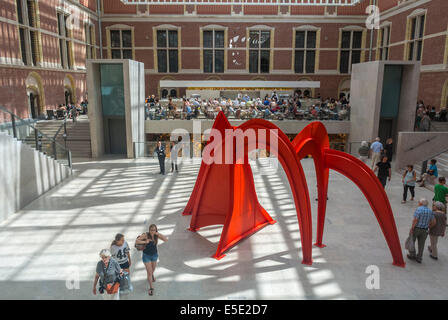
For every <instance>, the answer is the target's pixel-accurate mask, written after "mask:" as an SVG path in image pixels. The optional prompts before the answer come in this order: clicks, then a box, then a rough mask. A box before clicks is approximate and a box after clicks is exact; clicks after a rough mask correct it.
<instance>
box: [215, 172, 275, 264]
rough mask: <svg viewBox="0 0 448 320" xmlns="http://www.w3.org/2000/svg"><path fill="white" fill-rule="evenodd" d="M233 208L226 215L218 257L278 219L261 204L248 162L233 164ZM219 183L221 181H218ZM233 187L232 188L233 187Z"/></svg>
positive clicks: (217, 251) (221, 256)
mask: <svg viewBox="0 0 448 320" xmlns="http://www.w3.org/2000/svg"><path fill="white" fill-rule="evenodd" d="M233 169H234V170H233V179H232V180H233V181H234V183H233V184H232V186H233V190H230V192H232V191H233V193H232V194H230V196H231V198H232V199H233V208H231V209H230V210H229V212H228V214H227V216H226V219H225V223H224V228H223V230H222V233H221V239H220V240H219V244H218V248H217V250H216V253H215V254H214V255H213V257H214V258H216V259H218V260H219V259H221V258H223V257H224V256H225V255H224V252H226V251H228V250H229V249H230V248H232V247H233V246H235V245H236V244H238V242H240V241H242V240H244V239H245V238H248V237H249V236H251V235H252V234H254V233H255V232H257V231H258V230H261V229H262V228H264V227H265V226H267V225H269V224H274V223H275V222H276V221H275V220H273V219H272V218H271V216H270V215H269V214H268V213H267V212H266V210H265V209H264V208H263V207H262V206H261V205H260V204H259V202H258V198H257V195H256V192H255V185H254V179H253V175H252V170H251V168H250V165H249V164H248V163H245V164H236V165H235V166H233ZM217 184H218V185H219V183H217ZM231 189H232V188H231Z"/></svg>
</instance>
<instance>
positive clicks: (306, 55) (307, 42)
mask: <svg viewBox="0 0 448 320" xmlns="http://www.w3.org/2000/svg"><path fill="white" fill-rule="evenodd" d="M316 37H317V32H316V31H308V30H305V31H296V45H295V46H296V48H295V52H294V55H295V56H294V72H295V73H304V72H305V73H314V71H315V60H316ZM304 68H305V70H304Z"/></svg>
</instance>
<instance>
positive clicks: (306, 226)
mask: <svg viewBox="0 0 448 320" xmlns="http://www.w3.org/2000/svg"><path fill="white" fill-rule="evenodd" d="M238 129H241V130H242V131H243V132H244V131H245V130H248V129H253V130H256V133H257V138H258V137H259V136H260V130H268V131H269V130H272V131H271V132H272V136H271V137H270V138H273V139H275V140H276V141H277V148H272V145H271V139H267V140H266V141H263V140H262V139H257V141H258V147H257V148H258V149H267V150H268V151H269V152H272V153H274V154H275V155H276V156H277V157H278V160H279V162H280V164H281V165H282V167H283V170H284V171H285V173H286V176H287V177H288V181H289V185H290V187H291V192H292V195H293V198H294V203H295V205H296V213H297V220H298V222H299V229H300V240H301V243H302V255H303V258H302V263H303V264H308V265H311V264H312V261H313V260H312V224H311V204H310V197H309V194H308V187H307V183H306V179H305V173H304V172H303V168H302V165H301V164H300V160H299V159H298V157H297V156H296V154H295V151H294V148H293V146H292V144H291V142H290V141H289V138H288V137H287V136H286V135H285V134H284V133H283V132H282V131H281V130H280V129H279V128H278V127H277V126H276V125H274V124H273V123H271V122H269V121H266V120H261V119H253V120H249V121H247V122H245V123H243V124H242V125H240V126H239V127H238ZM275 132H277V133H275ZM269 136H270V134H269ZM247 147H248V146H247ZM250 151H252V150H251V149H249V150H248V152H250Z"/></svg>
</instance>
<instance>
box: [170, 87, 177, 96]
mask: <svg viewBox="0 0 448 320" xmlns="http://www.w3.org/2000/svg"><path fill="white" fill-rule="evenodd" d="M170 97H171V98H177V90H176V89H171V90H170Z"/></svg>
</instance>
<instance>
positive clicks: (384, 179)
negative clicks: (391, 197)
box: [378, 176, 387, 188]
mask: <svg viewBox="0 0 448 320" xmlns="http://www.w3.org/2000/svg"><path fill="white" fill-rule="evenodd" d="M378 179H379V180H380V182H381V184H382V185H383V188H385V187H386V182H387V176H386V177H382V176H378Z"/></svg>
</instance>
